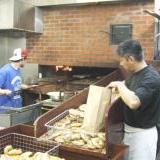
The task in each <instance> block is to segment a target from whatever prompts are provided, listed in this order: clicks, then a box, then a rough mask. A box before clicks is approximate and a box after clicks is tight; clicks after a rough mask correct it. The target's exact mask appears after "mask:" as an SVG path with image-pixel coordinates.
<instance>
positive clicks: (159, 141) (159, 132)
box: [157, 123, 160, 154]
mask: <svg viewBox="0 0 160 160" xmlns="http://www.w3.org/2000/svg"><path fill="white" fill-rule="evenodd" d="M157 131H158V142H157V154H158V152H160V123H159V124H157Z"/></svg>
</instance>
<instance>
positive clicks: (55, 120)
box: [45, 110, 69, 130]
mask: <svg viewBox="0 0 160 160" xmlns="http://www.w3.org/2000/svg"><path fill="white" fill-rule="evenodd" d="M67 115H69V110H65V111H64V112H62V113H61V114H59V115H58V116H56V117H54V118H53V119H51V120H50V121H49V122H47V123H46V124H45V126H46V127H47V128H48V130H49V129H53V130H68V129H67V128H64V127H59V126H56V125H55V123H56V122H58V121H60V120H61V119H63V118H64V117H66V116H67Z"/></svg>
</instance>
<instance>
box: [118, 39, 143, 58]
mask: <svg viewBox="0 0 160 160" xmlns="http://www.w3.org/2000/svg"><path fill="white" fill-rule="evenodd" d="M117 53H118V55H119V56H121V57H123V56H125V55H130V56H133V57H134V58H135V60H136V61H142V59H143V50H142V47H141V44H140V43H139V42H138V41H137V40H126V41H124V42H122V43H121V44H120V45H119V46H118V48H117Z"/></svg>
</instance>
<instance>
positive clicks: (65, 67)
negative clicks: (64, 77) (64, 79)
mask: <svg viewBox="0 0 160 160" xmlns="http://www.w3.org/2000/svg"><path fill="white" fill-rule="evenodd" d="M57 71H72V67H70V66H66V65H63V66H56V72H57Z"/></svg>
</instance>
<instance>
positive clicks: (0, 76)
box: [0, 64, 22, 107]
mask: <svg viewBox="0 0 160 160" xmlns="http://www.w3.org/2000/svg"><path fill="white" fill-rule="evenodd" d="M21 84H22V79H21V72H20V69H15V68H14V67H13V66H12V65H11V64H6V65H4V66H3V67H2V68H1V69H0V88H1V89H9V90H11V91H13V93H12V94H10V95H0V106H8V107H22V98H21V95H20V92H19V91H20V90H21Z"/></svg>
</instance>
